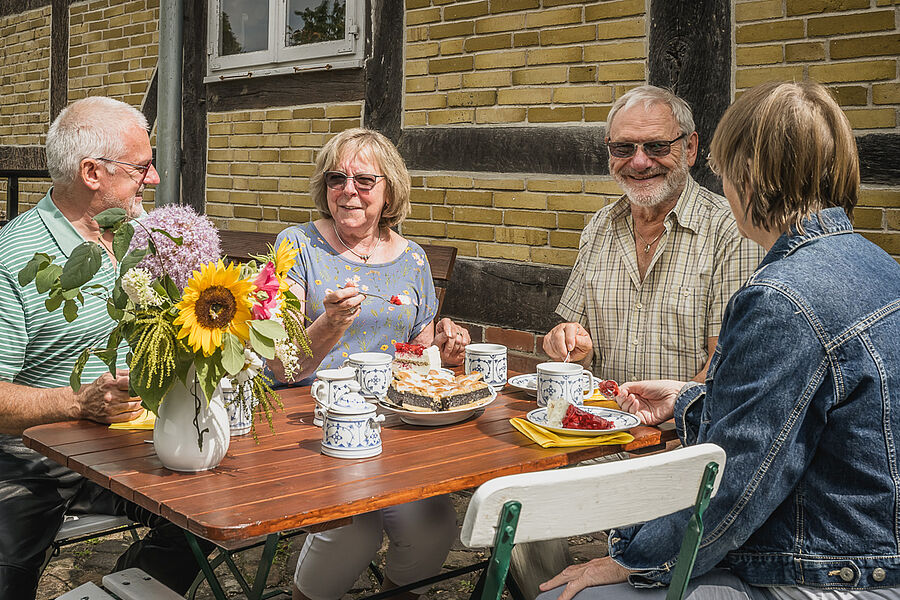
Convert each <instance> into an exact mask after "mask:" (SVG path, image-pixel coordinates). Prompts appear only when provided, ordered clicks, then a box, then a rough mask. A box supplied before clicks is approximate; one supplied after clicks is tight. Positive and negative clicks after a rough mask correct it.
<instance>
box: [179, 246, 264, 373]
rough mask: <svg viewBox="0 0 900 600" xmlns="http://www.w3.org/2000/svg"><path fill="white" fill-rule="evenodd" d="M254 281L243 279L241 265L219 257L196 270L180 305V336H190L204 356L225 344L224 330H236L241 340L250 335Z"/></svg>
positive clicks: (197, 349)
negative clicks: (216, 260) (224, 263)
mask: <svg viewBox="0 0 900 600" xmlns="http://www.w3.org/2000/svg"><path fill="white" fill-rule="evenodd" d="M252 291H253V283H252V282H251V281H250V280H248V279H241V268H240V266H237V265H233V264H230V265H228V266H227V267H226V266H224V265H223V264H222V261H221V260H219V261H218V262H217V263H207V264H205V265H202V266H201V267H200V271H199V272H198V271H194V274H193V276H192V277H191V279H190V281H188V284H187V287H185V288H184V295H183V296H182V298H181V302H179V303H178V304H177V305H176V308H178V316H177V317H175V325H180V326H181V330H180V331H179V332H178V337H179V338H185V337H186V338H188V340H187V344H188V346H190V347H191V348H193V350H194V352H198V351H200V350H203V355H204V356H209V355H211V354H212V353H213V352H215V350H216V348H220V347H221V346H222V332H225V331H227V332H229V333H233V334H234V335H236V336H238V337H239V338H240V339H241V340H244V341H246V340H248V339H249V338H250V328H249V326H248V325H247V322H248V321H249V320H250V319H252V318H253V317H252V315H251V314H250V307H251V298H250V293H251V292H252Z"/></svg>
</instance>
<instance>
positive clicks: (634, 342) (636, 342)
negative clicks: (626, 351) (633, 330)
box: [631, 338, 638, 346]
mask: <svg viewBox="0 0 900 600" xmlns="http://www.w3.org/2000/svg"><path fill="white" fill-rule="evenodd" d="M631 345H632V346H637V345H638V339H637V338H634V339H633V340H631Z"/></svg>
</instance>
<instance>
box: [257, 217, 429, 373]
mask: <svg viewBox="0 0 900 600" xmlns="http://www.w3.org/2000/svg"><path fill="white" fill-rule="evenodd" d="M283 239H288V240H290V241H292V242H293V243H294V246H295V247H297V248H298V249H299V250H300V253H299V254H298V255H297V262H296V264H295V265H294V267H293V268H292V269H291V270H290V272H289V273H288V274H289V276H290V277H291V278H292V279H294V280H295V281H297V283H299V284H300V285H301V286H302V287H303V288H304V290H305V291H306V315H307V316H308V317H309V318H310V319H311V321H314V320H316V318H318V316H319V315H321V314H322V313H324V312H325V310H324V308H323V301H324V298H325V290H327V289H332V290H333V289H336V288H338V287H344V286H345V285H346V284H347V282H348V281H354V282H355V283H356V287H358V288H359V290H360V291H361V292H363V293H366V292H371V293H372V294H378V295H379V296H384V297H385V298H390V297H391V296H394V295H400V294H405V295H407V296H409V297H410V299H411V300H412V302H411V304H408V305H403V306H398V305H395V304H390V303H389V302H385V301H384V300H381V299H380V298H375V297H373V296H369V297H367V298H366V299H365V300H363V303H362V311H361V312H360V314H359V315H358V316H357V317H356V320H354V321H353V324H352V325H350V327H349V328H348V329H347V331H346V332H345V333H344V336H343V337H342V338H341V339H340V341H339V342H338V343H337V344H336V345H335V347H334V348H332V350H331V352H329V353H328V354H327V355H326V356H325V358H324V359H323V360H322V363H321V364H320V365H319V369H331V368H337V367H340V366H341V363H342V362H344V360H345V359H346V358H347V357H348V356H350V355H351V354H353V353H354V352H387V353H388V354H392V353H393V352H394V344H395V343H396V342H408V341H410V340H411V339H413V338H414V337H416V336H417V335H418V334H419V333H421V332H422V330H423V329H424V328H425V327H426V326H427V325H428V324H429V323H430V322H431V321H433V320H434V318H435V316H436V315H437V308H438V299H437V294H435V291H434V280H433V279H432V277H431V267H430V266H429V265H428V259H427V258H426V256H425V251H424V250H422V247H421V246H419V245H418V244H417V243H415V242H413V241H411V240H409V245H408V246H407V247H406V250H404V251H403V252H402V253H401V254H400V256H399V257H397V258H396V259H394V260H392V261H390V262H387V263H382V264H360V263H356V262H351V261H349V260H347V259H345V258H343V257H342V256H340V253H339V252H338V251H336V250H335V249H334V248H332V247H331V246H330V245H329V244H328V242H326V241H325V238H323V237H322V235H321V234H320V233H319V231H318V230H317V229H316V227H315V225H313V224H312V223H303V224H300V225H294V226H292V227H288V228H287V229H285V230H284V231H282V232H281V233H279V234H278V238H277V240H276V242H275V247H276V248H277V247H278V245H279V244H280V243H281V240H283ZM313 379H314V377H312V376H311V377H309V378H307V380H304V381H303V382H301V383H302V384H309V383H310V382H311V381H312V380H313Z"/></svg>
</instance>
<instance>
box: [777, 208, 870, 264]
mask: <svg viewBox="0 0 900 600" xmlns="http://www.w3.org/2000/svg"><path fill="white" fill-rule="evenodd" d="M803 230H804V232H803V233H800V232H799V231H798V230H797V228H796V227H791V229H790V231H788V232H786V233H782V234H781V237H779V238H778V239H777V240H776V241H775V243H774V244H773V245H772V248H771V249H770V250H769V252H768V254H766V257H765V258H764V259H763V261H762V262H761V263H760V265H759V266H760V267H762V266H764V265H767V264H769V263H771V262H774V261H776V260H780V259H782V258H784V257H786V256H788V255H790V254H791V253H792V252H794V251H795V250H796V249H797V248H800V247H801V246H803V245H805V244H808V243H809V242H811V241H813V240H816V239H818V238H820V237H824V236H826V235H839V234H844V233H853V225H852V224H851V223H850V218H849V217H848V216H847V213H845V212H844V209H843V208H839V207H833V208H826V209H823V210H820V211H819V212H816V213H813V214H811V215H810V216H808V217H806V218H805V219H804V220H803Z"/></svg>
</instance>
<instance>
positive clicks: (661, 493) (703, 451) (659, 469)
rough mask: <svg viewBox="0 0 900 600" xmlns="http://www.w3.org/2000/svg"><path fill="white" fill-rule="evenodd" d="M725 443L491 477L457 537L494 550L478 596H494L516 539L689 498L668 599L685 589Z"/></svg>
mask: <svg viewBox="0 0 900 600" xmlns="http://www.w3.org/2000/svg"><path fill="white" fill-rule="evenodd" d="M724 466H725V451H724V450H722V449H721V448H719V447H718V446H716V445H715V444H699V445H697V446H688V447H687V448H681V449H678V450H673V451H671V452H666V453H662V454H655V455H652V456H646V457H642V458H633V459H630V460H626V461H620V462H612V463H603V464H599V465H590V466H585V467H575V468H572V469H560V470H556V471H540V472H537V473H522V474H519V475H509V476H506V477H499V478H497V479H492V480H491V481H488V482H486V483H484V484H482V485H481V486H480V487H479V488H478V489H477V490H476V491H475V494H474V495H473V496H472V499H471V501H470V502H469V508H468V510H467V511H466V518H465V520H464V521H463V526H462V531H461V532H460V539H461V540H462V542H463V544H465V545H466V546H469V547H476V548H484V547H490V546H493V547H494V550H493V553H492V555H491V558H490V560H489V563H488V567H487V568H486V569H485V572H484V574H483V575H482V578H481V579H480V580H479V584H478V585H479V587H480V594H478V593H477V592H478V590H476V594H473V597H474V596H476V595H480V597H481V598H482V600H499V598H500V595H501V593H502V592H503V587H504V582H505V581H506V577H507V572H508V569H509V561H510V554H511V551H512V547H513V545H515V544H517V543H522V542H536V541H541V540H549V539H556V538H564V537H569V536H573V535H578V534H583V533H590V532H594V531H602V530H604V529H610V528H612V527H622V526H625V525H632V524H634V523H641V522H644V521H649V520H650V519H654V518H656V517H661V516H664V515H668V514H671V513H674V512H676V511H679V510H681V509H683V508H688V507H690V506H693V507H694V511H693V513H692V514H691V516H690V519H689V521H688V523H687V528H686V530H685V534H684V538H683V539H682V544H681V551H680V552H679V555H678V564H677V565H676V567H675V569H674V571H673V573H672V581H671V584H670V586H669V590H668V592H667V594H666V599H667V600H671V599H678V600H680V599H681V598H683V596H684V592H685V589H686V588H687V583H688V580H689V579H690V575H691V571H692V570H693V567H694V560H695V559H696V556H697V549H698V548H699V546H700V539H701V537H702V535H703V512H704V511H705V510H706V507H707V505H708V504H709V499H710V497H712V496H713V495H714V494H715V493H716V491H717V490H718V487H719V482H720V481H721V477H722V472H723V471H724V469H723V467H724Z"/></svg>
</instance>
